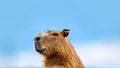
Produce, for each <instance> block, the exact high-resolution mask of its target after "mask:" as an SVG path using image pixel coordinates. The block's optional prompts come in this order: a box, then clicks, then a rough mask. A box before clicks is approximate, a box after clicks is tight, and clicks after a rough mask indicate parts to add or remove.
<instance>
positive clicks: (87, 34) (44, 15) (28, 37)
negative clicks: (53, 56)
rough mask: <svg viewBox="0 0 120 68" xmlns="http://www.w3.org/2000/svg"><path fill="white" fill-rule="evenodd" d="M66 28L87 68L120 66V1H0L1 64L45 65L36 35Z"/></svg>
mask: <svg viewBox="0 0 120 68" xmlns="http://www.w3.org/2000/svg"><path fill="white" fill-rule="evenodd" d="M64 28H69V29H70V30H71V31H70V35H69V39H70V41H71V43H72V44H73V46H74V48H75V50H76V52H77V54H78V55H79V57H80V58H81V60H82V61H83V63H84V65H85V66H86V67H120V1H119V0H0V67H42V66H43V57H42V56H41V55H39V54H38V53H37V52H36V51H35V49H34V44H33V43H34V41H33V38H34V36H35V34H37V33H39V32H44V31H47V30H48V29H50V30H54V29H55V30H62V29H64Z"/></svg>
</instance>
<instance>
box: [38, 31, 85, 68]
mask: <svg viewBox="0 0 120 68" xmlns="http://www.w3.org/2000/svg"><path fill="white" fill-rule="evenodd" d="M46 33H47V34H46V35H45V36H42V37H41V36H40V35H39V34H38V35H37V37H40V43H39V44H40V46H44V47H45V49H46V51H44V52H42V53H41V54H42V55H43V56H44V67H45V68H84V65H83V63H82V62H81V60H80V59H79V57H78V56H77V54H76V52H75V50H74V48H73V46H72V45H71V43H70V41H69V40H68V38H67V37H64V36H63V31H55V30H54V31H48V32H46ZM53 33H57V34H58V36H53Z"/></svg>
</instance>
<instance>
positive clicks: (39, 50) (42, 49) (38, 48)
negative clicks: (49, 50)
mask: <svg viewBox="0 0 120 68" xmlns="http://www.w3.org/2000/svg"><path fill="white" fill-rule="evenodd" d="M35 49H36V51H37V52H39V53H41V54H42V53H43V52H45V50H46V49H45V48H43V47H42V46H41V45H39V43H37V42H35Z"/></svg>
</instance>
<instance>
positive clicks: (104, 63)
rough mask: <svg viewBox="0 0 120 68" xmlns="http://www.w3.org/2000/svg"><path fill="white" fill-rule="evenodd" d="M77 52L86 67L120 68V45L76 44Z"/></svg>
mask: <svg viewBox="0 0 120 68" xmlns="http://www.w3.org/2000/svg"><path fill="white" fill-rule="evenodd" d="M74 45H77V46H75V50H76V52H77V53H78V55H79V56H80V58H81V60H82V61H83V63H84V65H85V66H86V67H89V66H90V67H92V66H95V67H99V66H100V67H120V58H119V57H120V43H108V42H106V43H105V42H88V43H74Z"/></svg>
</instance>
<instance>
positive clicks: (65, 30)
mask: <svg viewBox="0 0 120 68" xmlns="http://www.w3.org/2000/svg"><path fill="white" fill-rule="evenodd" d="M69 31H70V30H69V29H63V31H62V33H63V36H64V37H67V36H68V35H69Z"/></svg>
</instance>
